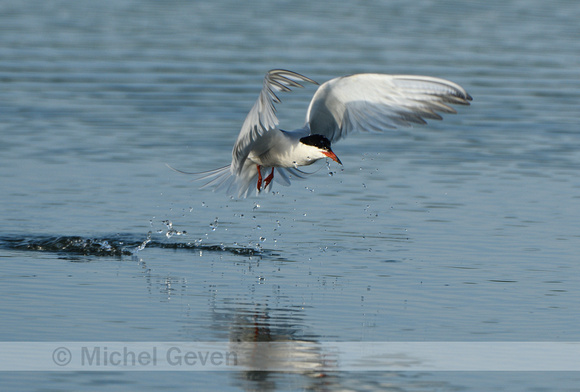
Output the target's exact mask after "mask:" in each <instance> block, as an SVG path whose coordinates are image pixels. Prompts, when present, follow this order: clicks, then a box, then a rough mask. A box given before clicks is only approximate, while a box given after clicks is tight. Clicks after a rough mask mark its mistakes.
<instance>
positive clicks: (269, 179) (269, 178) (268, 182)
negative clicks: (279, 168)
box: [264, 168, 274, 189]
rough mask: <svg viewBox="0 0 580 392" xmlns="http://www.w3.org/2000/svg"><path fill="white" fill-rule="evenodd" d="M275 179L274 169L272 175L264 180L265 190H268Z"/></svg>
mask: <svg viewBox="0 0 580 392" xmlns="http://www.w3.org/2000/svg"><path fill="white" fill-rule="evenodd" d="M273 179H274V168H272V173H270V174H269V175H268V177H266V179H265V180H264V189H266V188H268V185H270V183H271V182H272V180H273Z"/></svg>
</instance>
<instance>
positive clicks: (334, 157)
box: [322, 151, 342, 165]
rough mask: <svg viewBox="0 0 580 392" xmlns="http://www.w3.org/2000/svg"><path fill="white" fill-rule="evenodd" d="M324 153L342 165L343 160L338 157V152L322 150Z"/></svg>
mask: <svg viewBox="0 0 580 392" xmlns="http://www.w3.org/2000/svg"><path fill="white" fill-rule="evenodd" d="M322 153H323V154H324V155H326V156H327V157H329V158H330V159H332V160H333V161H334V162H336V163H338V164H339V165H342V162H341V161H340V159H338V157H337V156H336V154H335V153H333V152H332V151H322Z"/></svg>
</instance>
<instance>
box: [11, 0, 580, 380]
mask: <svg viewBox="0 0 580 392" xmlns="http://www.w3.org/2000/svg"><path fill="white" fill-rule="evenodd" d="M579 19H580V7H579V6H578V4H576V2H572V1H557V2H550V3H549V4H548V3H544V2H539V1H532V2H530V1H526V2H518V1H513V2H499V1H496V2H486V3H485V4H484V3H481V4H479V3H477V4H476V3H473V4H471V3H468V4H463V3H456V2H430V1H416V2H413V3H409V2H407V1H395V2H388V3H384V2H378V1H377V2H374V1H371V2H364V3H356V2H338V3H334V4H333V6H332V7H329V6H328V4H327V3H322V2H319V3H316V2H303V1H297V2H296V1H294V2H291V3H278V2H265V1H264V2H253V3H252V6H248V5H247V4H245V3H241V2H231V1H214V2H211V3H204V4H201V3H197V2H179V1H176V2H163V3H158V2H149V1H145V2H139V3H136V2H132V1H114V2H113V1H106V2H99V3H98V4H97V3H94V2H88V1H77V2H74V3H68V2H58V1H54V2H37V1H23V2H18V3H3V4H2V5H0V26H1V27H0V29H1V34H0V58H1V59H2V61H0V83H1V86H2V88H1V89H0V117H1V120H0V137H1V139H0V178H2V186H1V190H0V200H1V202H2V206H3V208H2V212H1V213H0V218H1V219H0V261H1V263H2V264H1V265H2V268H1V272H0V280H1V284H0V295H1V297H2V298H3V301H2V306H1V307H0V315H1V317H0V320H1V321H0V326H1V328H0V340H2V341H228V340H232V339H236V338H238V337H239V336H247V334H248V333H249V331H253V333H257V334H258V338H259V339H263V338H264V337H275V338H278V339H281V340H297V341H300V340H306V341H477V342H479V341H578V340H579V339H580V333H579V330H578V324H579V322H580V319H579V317H578V315H579V314H580V312H579V311H578V310H579V309H578V304H579V303H580V295H579V292H578V287H580V270H579V268H580V267H579V265H578V249H579V247H578V245H579V238H580V224H579V223H578V222H580V216H579V215H580V214H579V208H578V206H579V202H580V181H579V177H578V173H579V170H580V152H579V151H580V136H579V134H578V127H577V124H578V108H577V102H579V99H580V72H579V69H580V55H579V53H580V27H579V26H578V23H577V21H578V20H579ZM271 68H287V69H291V70H294V71H297V72H300V73H303V74H305V75H307V76H309V77H312V78H314V79H315V80H317V81H319V82H323V81H325V80H328V79H330V78H333V77H336V76H340V75H345V74H349V73H354V72H384V73H411V74H426V75H432V76H438V77H443V78H447V79H450V80H453V81H455V82H457V83H459V84H461V85H462V86H464V87H465V88H466V89H467V90H468V91H469V93H470V94H471V95H472V96H473V97H474V101H473V103H472V106H471V107H469V108H460V109H459V113H458V115H455V116H454V115H447V116H446V117H445V119H444V121H443V122H431V123H430V124H429V126H427V127H416V128H412V129H410V130H401V131H389V132H388V133H386V134H384V135H362V136H360V137H352V138H350V139H347V140H345V141H344V142H341V143H339V144H337V145H336V146H335V147H334V151H335V152H336V153H337V155H338V156H339V157H340V158H341V160H342V161H343V163H344V167H343V168H341V167H338V166H336V165H334V164H331V165H330V172H329V169H328V168H327V167H326V165H325V164H321V165H319V166H317V167H315V168H314V170H318V171H317V172H316V173H315V174H313V175H312V176H310V177H309V178H307V179H306V180H302V181H295V182H294V184H293V185H292V186H291V187H289V188H284V187H276V188H274V192H273V193H272V194H266V195H261V196H259V197H251V198H248V199H246V200H234V199H230V198H228V197H227V196H225V195H221V194H214V193H211V192H209V191H207V190H198V189H197V186H196V184H195V183H192V182H190V178H188V177H187V176H181V175H179V174H177V173H175V172H172V171H170V170H169V169H168V168H167V167H166V166H165V163H169V164H171V165H172V166H175V167H178V168H180V169H183V170H189V171H201V170H208V169H212V168H215V167H218V166H222V165H225V164H227V163H228V158H229V156H230V151H231V146H232V144H233V142H234V141H235V138H236V136H237V132H238V130H239V127H240V125H241V123H242V121H243V119H244V116H245V114H246V113H247V111H248V110H249V108H250V107H251V106H252V104H253V101H254V100H255V98H256V96H257V94H258V92H259V89H260V87H261V82H262V77H263V75H264V73H265V72H266V71H267V70H268V69H271ZM314 91H315V88H314V87H308V88H306V89H303V90H297V91H294V92H293V93H292V94H290V95H288V94H285V95H283V96H281V98H282V100H283V104H282V105H279V107H278V113H279V116H280V119H281V126H282V128H285V129H293V128H297V127H300V126H302V123H303V121H304V114H305V109H306V107H307V104H308V101H309V99H310V97H311V96H312V94H313V93H314ZM256 331H257V332H256ZM2 380H3V384H5V386H6V390H26V391H30V390H39V391H40V390H47V389H52V390H79V389H82V390H102V389H106V388H113V389H115V390H135V389H142V390H160V389H162V390H170V389H171V390H191V389H193V390H202V389H206V390H231V391H237V390H303V389H307V388H310V389H326V390H403V391H431V390H444V391H454V390H478V391H488V390H493V389H495V390H538V389H541V388H544V389H548V390H556V389H557V390H563V391H564V390H578V387H577V385H580V377H579V376H578V375H577V374H575V373H557V372H551V373H548V372H545V373H534V374H531V373H501V374H497V373H491V374H490V373H484V372H481V373H476V372H473V373H470V372H467V373H437V372H433V373H414V372H410V373H404V372H403V373H380V372H372V373H337V374H329V375H327V377H322V378H321V377H311V375H308V374H301V373H295V374H284V373H275V372H274V373H264V374H252V373H243V372H239V373H231V374H230V373H226V374H220V375H219V377H216V375H215V374H212V373H201V372H195V373H154V374H145V373H130V372H126V373H123V372H111V373H107V374H102V373H86V372H85V373H27V374H23V373H16V374H8V373H2Z"/></svg>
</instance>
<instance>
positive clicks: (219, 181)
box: [166, 161, 311, 198]
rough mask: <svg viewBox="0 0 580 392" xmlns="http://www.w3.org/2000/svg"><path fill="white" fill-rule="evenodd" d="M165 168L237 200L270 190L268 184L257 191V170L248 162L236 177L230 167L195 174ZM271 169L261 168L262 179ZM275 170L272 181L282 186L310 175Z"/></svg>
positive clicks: (293, 171) (301, 172) (297, 170)
mask: <svg viewBox="0 0 580 392" xmlns="http://www.w3.org/2000/svg"><path fill="white" fill-rule="evenodd" d="M166 165H167V164H166ZM167 167H169V168H170V169H171V170H173V171H176V172H178V173H182V174H188V175H193V176H195V178H194V179H193V181H207V182H206V183H205V184H204V185H202V186H201V187H200V189H203V188H211V189H212V190H213V191H214V192H216V191H225V192H226V193H227V194H228V195H229V196H234V195H236V196H237V197H239V198H246V197H247V196H248V193H249V191H250V189H256V191H257V192H258V193H259V192H261V191H262V190H266V191H270V189H271V188H272V183H270V184H269V185H268V187H267V188H266V189H262V190H260V191H258V190H257V184H258V168H257V167H256V165H255V164H253V163H250V162H249V161H248V163H246V164H245V165H244V168H243V169H242V170H241V171H240V173H239V174H238V175H236V174H235V172H234V171H233V170H232V168H231V165H227V166H223V167H220V168H217V169H213V170H208V171H204V172H197V173H193V172H186V171H183V170H179V169H175V168H174V167H171V166H169V165H167ZM271 169H272V168H267V167H262V177H264V178H265V177H266V176H267V175H268V174H269V171H270V170H271ZM275 170H276V175H275V176H274V181H276V182H277V183H279V184H281V185H283V186H289V185H290V180H291V179H292V178H295V179H302V178H304V177H305V176H306V175H308V174H311V173H307V172H304V171H302V170H299V169H297V168H282V167H277V168H275Z"/></svg>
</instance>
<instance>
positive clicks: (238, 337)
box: [229, 307, 336, 391]
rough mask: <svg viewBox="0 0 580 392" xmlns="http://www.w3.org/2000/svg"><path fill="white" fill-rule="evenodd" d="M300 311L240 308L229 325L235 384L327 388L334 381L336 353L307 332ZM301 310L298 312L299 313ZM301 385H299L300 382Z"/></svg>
mask: <svg viewBox="0 0 580 392" xmlns="http://www.w3.org/2000/svg"><path fill="white" fill-rule="evenodd" d="M298 312H299V310H292V311H288V310H286V311H284V310H275V311H274V310H271V309H268V308H267V307H261V308H260V307H258V308H254V309H253V310H244V311H238V312H236V314H235V315H234V317H233V322H232V323H231V325H230V331H229V339H230V349H231V350H233V351H235V352H236V353H237V359H238V366H239V367H240V370H242V371H240V372H239V373H236V374H235V375H234V383H235V384H236V386H238V387H240V388H242V389H244V390H261V391H269V390H278V389H280V388H281V387H284V389H285V388H286V387H288V385H286V384H288V383H291V384H292V389H294V388H298V389H316V390H320V389H322V390H324V389H325V388H324V385H328V384H333V382H332V379H333V378H334V376H332V373H329V372H331V371H332V369H333V368H335V367H336V356H335V355H334V354H333V353H332V352H325V350H323V349H322V347H321V345H320V344H319V343H318V342H317V338H316V336H313V335H312V334H307V333H305V331H304V329H305V327H304V326H303V322H302V319H301V317H300V314H299V313H298ZM297 313H298V314H297ZM297 384H298V385H297Z"/></svg>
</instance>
